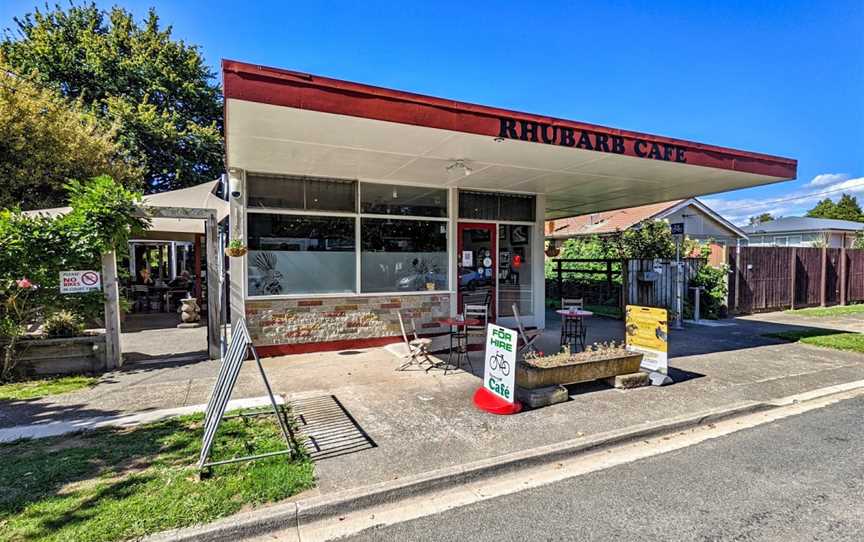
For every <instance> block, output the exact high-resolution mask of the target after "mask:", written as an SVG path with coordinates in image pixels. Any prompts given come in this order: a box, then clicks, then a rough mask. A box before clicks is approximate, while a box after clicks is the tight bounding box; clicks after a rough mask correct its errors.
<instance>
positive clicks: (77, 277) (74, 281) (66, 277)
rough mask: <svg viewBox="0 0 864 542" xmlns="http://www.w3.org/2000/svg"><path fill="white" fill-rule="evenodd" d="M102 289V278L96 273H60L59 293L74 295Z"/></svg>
mask: <svg viewBox="0 0 864 542" xmlns="http://www.w3.org/2000/svg"><path fill="white" fill-rule="evenodd" d="M101 289H102V277H101V276H100V275H99V273H98V272H96V271H60V293H61V294H76V293H80V292H90V291H92V290H101Z"/></svg>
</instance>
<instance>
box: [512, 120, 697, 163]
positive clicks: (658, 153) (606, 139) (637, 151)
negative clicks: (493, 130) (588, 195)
mask: <svg viewBox="0 0 864 542" xmlns="http://www.w3.org/2000/svg"><path fill="white" fill-rule="evenodd" d="M499 122H500V129H499V131H498V137H500V138H503V139H518V140H520V141H530V142H532V143H546V144H547V145H559V146H561V147H574V148H577V149H584V150H587V151H598V152H608V153H612V154H624V155H627V156H637V157H639V158H648V159H651V160H662V161H666V162H679V163H682V164H684V163H687V149H685V148H684V147H682V146H680V145H674V144H672V143H658V142H656V141H648V140H645V139H639V138H636V139H635V140H633V142H632V144H631V145H628V141H626V140H625V139H624V137H623V136H620V135H616V134H601V133H599V132H592V131H591V130H579V129H576V128H570V127H569V126H556V125H552V124H546V123H543V122H535V121H530V120H516V119H508V118H504V117H502V118H500V119H499ZM628 147H629V148H628Z"/></svg>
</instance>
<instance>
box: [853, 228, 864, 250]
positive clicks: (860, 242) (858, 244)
mask: <svg viewBox="0 0 864 542" xmlns="http://www.w3.org/2000/svg"><path fill="white" fill-rule="evenodd" d="M852 248H860V249H864V232H860V231H859V232H858V235H856V236H855V242H854V243H852Z"/></svg>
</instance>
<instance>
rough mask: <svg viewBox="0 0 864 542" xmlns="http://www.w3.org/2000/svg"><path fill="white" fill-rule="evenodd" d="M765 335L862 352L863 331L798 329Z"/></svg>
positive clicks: (863, 351) (863, 349)
mask: <svg viewBox="0 0 864 542" xmlns="http://www.w3.org/2000/svg"><path fill="white" fill-rule="evenodd" d="M765 336H766V337H772V338H774V339H781V340H784V341H792V342H801V343H804V344H811V345H813V346H821V347H823V348H834V349H835V350H847V351H849V352H860V353H862V354H864V333H852V332H850V331H837V330H834V329H802V330H799V331H781V332H778V333H766V334H765Z"/></svg>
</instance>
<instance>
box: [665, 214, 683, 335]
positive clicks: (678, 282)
mask: <svg viewBox="0 0 864 542" xmlns="http://www.w3.org/2000/svg"><path fill="white" fill-rule="evenodd" d="M669 227H670V229H671V230H672V235H674V236H675V329H684V305H683V298H684V276H683V275H684V273H683V266H682V265H681V241H682V240H683V239H684V223H683V222H674V223H672V224H669Z"/></svg>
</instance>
